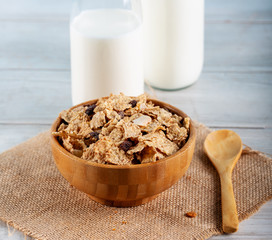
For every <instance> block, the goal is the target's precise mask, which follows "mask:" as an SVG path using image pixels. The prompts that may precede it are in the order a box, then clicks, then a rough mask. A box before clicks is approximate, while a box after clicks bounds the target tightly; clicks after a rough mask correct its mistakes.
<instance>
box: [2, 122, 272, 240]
mask: <svg viewBox="0 0 272 240" xmlns="http://www.w3.org/2000/svg"><path fill="white" fill-rule="evenodd" d="M209 131H210V130H209V129H207V128H205V127H204V126H203V125H197V143H196V151H195V155H194V158H193V160H192V163H191V165H190V167H189V170H188V171H187V173H186V175H185V176H184V177H183V178H182V179H181V180H180V181H179V182H178V183H177V184H175V185H174V186H173V187H172V188H170V189H169V190H167V191H165V192H163V193H162V194H161V195H160V196H159V197H158V198H156V199H155V200H153V201H151V202H149V203H147V204H145V205H142V206H138V207H133V208H112V207H107V206H103V205H100V204H98V203H95V202H93V201H92V200H90V199H89V198H88V197H87V196H86V195H85V194H84V193H81V192H79V191H78V190H77V189H75V188H73V187H71V186H70V185H69V184H68V182H66V181H65V180H64V179H63V178H62V176H61V175H60V173H59V172H58V170H57V168H56V167H55V165H54V162H53V159H52V156H51V150H50V144H49V132H46V133H42V134H40V135H38V136H36V137H34V138H32V139H30V140H28V141H27V142H24V143H22V144H21V145H19V146H17V147H15V148H13V149H11V150H9V151H7V152H5V153H3V154H1V155H0V219H2V220H3V221H5V222H7V223H8V224H9V225H11V226H14V227H15V228H16V229H19V230H21V231H23V232H24V233H25V234H27V235H30V236H33V237H35V238H37V239H54V240H57V239H58V240H61V239H65V240H70V239H76V240H79V239H84V240H86V239H205V238H208V237H210V236H212V235H214V234H221V233H222V226H221V206H220V204H221V203H220V182H219V178H218V175H217V173H216V171H215V169H214V167H213V166H212V164H211V163H210V162H209V160H208V158H207V157H206V156H205V155H204V153H203V149H202V144H203V141H204V139H205V136H206V135H207V134H208V132H209ZM271 163H272V161H271V159H270V158H268V157H266V156H264V155H262V154H260V153H257V152H255V151H247V154H243V155H242V157H241V159H240V160H239V161H238V163H237V166H236V167H235V169H234V172H233V187H234V192H235V198H236V201H237V208H238V213H239V220H240V221H242V220H244V219H245V218H247V217H249V216H250V215H252V214H253V213H254V212H256V211H257V210H258V208H259V207H260V206H261V205H262V204H263V203H265V202H266V201H268V200H269V199H271V196H272V184H271V183H272V181H271V178H272V164H271ZM188 211H195V212H196V213H197V217H195V218H187V217H186V216H184V214H185V213H186V212H188Z"/></svg>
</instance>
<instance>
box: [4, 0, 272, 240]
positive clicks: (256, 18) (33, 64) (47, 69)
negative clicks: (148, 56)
mask: <svg viewBox="0 0 272 240" xmlns="http://www.w3.org/2000/svg"><path fill="white" fill-rule="evenodd" d="M71 2H72V1H71V0H58V1H55V0H47V1H37V0H9V1H8V2H7V1H4V0H0V110H1V114H0V152H2V151H4V150H7V149H8V148H10V147H13V146H15V145H17V144H19V143H21V142H23V141H24V140H26V139H28V138H30V137H32V136H35V135H36V134H37V133H39V132H41V131H45V130H47V129H49V127H50V124H51V123H52V121H53V119H54V118H55V117H56V116H57V114H58V112H59V111H61V110H62V109H65V108H68V107H69V106H71V97H70V60H69V58H70V51H69V32H68V26H69V12H70V8H71ZM205 7H206V9H205V12H206V13H205V23H206V24H205V65H204V69H203V74H202V75H201V77H200V79H199V81H198V82H197V83H196V84H195V85H193V86H191V87H190V88H187V89H184V90H179V91H166V92H165V91H160V90H155V95H156V96H157V97H158V98H159V99H161V100H163V101H166V102H169V103H170V104H172V105H175V106H177V107H179V108H181V109H182V110H184V111H185V112H186V113H188V114H189V115H190V116H191V117H192V118H193V119H195V120H197V121H199V122H202V123H204V124H206V125H208V126H210V127H212V128H213V129H218V128H230V129H233V130H235V131H236V132H237V133H238V134H240V136H241V137H242V140H243V142H244V143H246V144H247V145H249V146H251V147H253V148H254V149H257V150H260V151H263V152H266V153H270V154H272V137H271V136H272V111H271V110H272V0H228V1H225V0H206V3H205ZM146 90H147V91H149V92H150V90H149V88H148V87H147V88H146ZM150 93H151V92H150ZM271 226H272V202H271V201H270V202H269V203H267V204H265V205H264V206H263V207H262V208H261V210H260V211H259V212H258V213H257V214H255V215H254V216H252V217H251V218H250V219H248V220H246V221H244V222H242V223H241V224H240V229H239V231H238V232H237V233H236V234H233V235H228V236H224V235H223V236H215V237H212V238H211V239H213V240H216V239H217V240H219V239H247V240H249V239H271V236H272V228H271ZM12 231H13V230H12V229H11V232H12ZM2 239H3V240H6V239H9V240H22V239H24V236H23V234H21V233H20V232H18V231H16V232H15V233H13V234H12V236H11V237H8V228H7V227H6V225H5V224H4V223H2V222H1V223H0V240H2Z"/></svg>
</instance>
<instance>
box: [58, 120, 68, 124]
mask: <svg viewBox="0 0 272 240" xmlns="http://www.w3.org/2000/svg"><path fill="white" fill-rule="evenodd" d="M62 123H63V124H65V125H68V122H66V121H65V120H64V119H61V121H60V124H62Z"/></svg>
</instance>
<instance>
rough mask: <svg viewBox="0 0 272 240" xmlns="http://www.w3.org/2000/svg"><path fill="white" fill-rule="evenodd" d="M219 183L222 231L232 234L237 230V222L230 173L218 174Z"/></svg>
mask: <svg viewBox="0 0 272 240" xmlns="http://www.w3.org/2000/svg"><path fill="white" fill-rule="evenodd" d="M220 182H221V201H222V218H223V231H224V232H225V233H234V232H236V231H237V230H238V226H239V221H238V214H237V209H236V202H235V198H234V194H233V187H232V182H231V172H223V173H222V174H220Z"/></svg>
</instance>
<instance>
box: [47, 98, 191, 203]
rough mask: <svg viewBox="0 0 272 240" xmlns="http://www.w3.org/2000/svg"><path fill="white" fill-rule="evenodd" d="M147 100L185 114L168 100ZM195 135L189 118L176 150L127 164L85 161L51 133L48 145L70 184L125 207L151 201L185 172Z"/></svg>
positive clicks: (93, 196)
mask: <svg viewBox="0 0 272 240" xmlns="http://www.w3.org/2000/svg"><path fill="white" fill-rule="evenodd" d="M149 100H151V101H152V102H153V103H154V104H155V105H158V106H161V107H165V108H167V109H169V110H170V111H171V112H173V113H176V114H178V115H180V116H182V117H186V116H187V115H186V114H185V113H183V112H182V111H180V110H179V109H177V108H175V107H173V106H171V105H169V104H167V103H164V102H161V101H158V100H153V99H149ZM96 101H97V100H92V101H88V102H85V103H82V104H79V105H83V104H92V103H95V102H96ZM79 105H77V106H79ZM77 106H74V107H73V108H75V107H77ZM60 121H61V119H60V118H59V117H58V118H57V119H56V121H55V122H54V123H53V125H52V128H51V130H52V131H56V129H57V127H58V126H59V124H60ZM195 138H196V134H195V128H194V126H193V123H192V122H191V124H190V135H189V138H188V141H187V142H186V144H185V145H184V146H183V147H182V148H181V149H180V150H179V151H177V152H176V153H174V154H173V155H171V156H169V157H166V158H164V159H161V160H158V161H157V162H155V163H146V164H138V165H129V166H116V165H105V164H98V163H92V162H87V161H86V160H83V159H81V158H79V157H76V156H74V155H72V154H71V153H69V152H68V151H67V150H65V149H64V148H63V147H62V146H61V145H60V143H59V142H58V140H57V138H56V137H54V136H53V135H52V136H51V146H52V152H53V156H54V160H55V163H56V165H57V168H58V170H59V171H60V172H61V174H62V176H63V177H64V178H65V179H66V180H67V181H68V182H69V183H70V184H71V185H73V186H75V187H76V188H78V189H79V190H80V191H83V192H85V193H87V194H88V195H89V196H90V198H91V199H93V200H95V201H97V202H100V203H102V204H106V205H110V206H118V207H128V206H137V205H140V204H144V203H146V202H148V201H150V200H151V199H153V198H155V197H156V196H157V195H158V194H159V193H161V192H162V191H164V190H166V189H168V188H169V187H171V186H172V185H173V184H174V183H176V182H177V181H178V180H179V179H180V178H181V177H182V176H183V175H184V173H185V172H186V170H187V169H188V167H189V165H190V163H191V160H192V157H193V153H194V147H195Z"/></svg>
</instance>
